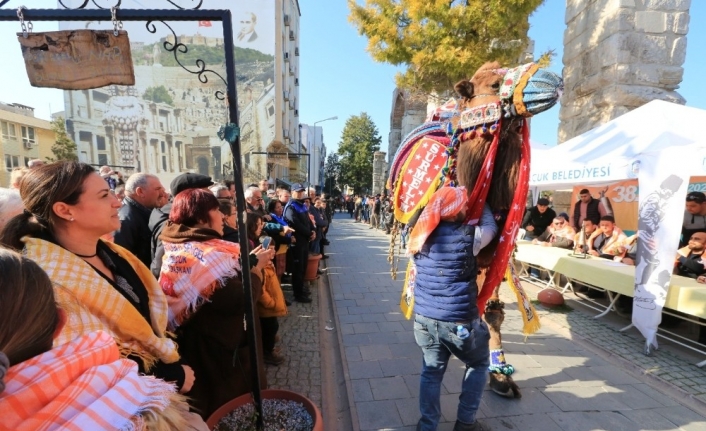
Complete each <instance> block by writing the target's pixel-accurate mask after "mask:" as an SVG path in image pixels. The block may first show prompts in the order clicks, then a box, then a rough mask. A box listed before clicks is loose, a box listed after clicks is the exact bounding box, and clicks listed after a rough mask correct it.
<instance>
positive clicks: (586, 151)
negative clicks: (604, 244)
mask: <svg viewBox="0 0 706 431" xmlns="http://www.w3.org/2000/svg"><path fill="white" fill-rule="evenodd" d="M702 125H705V126H706V111H704V110H701V109H696V108H691V107H687V106H682V105H678V104H675V103H669V102H664V101H662V100H653V101H651V102H649V103H647V104H645V105H643V106H641V107H639V108H637V109H635V110H633V111H630V112H628V113H627V114H625V115H622V116H620V117H618V118H616V119H614V120H612V121H609V122H608V123H606V124H604V125H602V126H599V127H597V128H595V129H593V130H589V131H588V132H586V133H584V134H582V135H579V136H577V137H575V138H573V139H570V140H568V141H566V142H565V143H563V144H561V145H557V146H556V147H553V148H551V149H549V150H544V151H540V152H537V153H533V156H532V164H531V169H530V186H532V187H533V188H535V189H540V190H548V189H554V190H558V189H564V188H571V187H572V186H573V185H576V184H596V183H603V182H611V181H620V180H625V179H628V178H637V172H638V169H639V163H640V162H639V160H640V156H641V155H646V154H653V153H660V152H663V151H678V152H680V153H682V152H683V157H684V160H685V163H684V165H680V166H675V167H674V169H675V170H676V169H683V168H684V167H685V166H687V165H689V166H691V167H690V168H688V169H690V170H692V171H693V172H690V175H691V176H697V175H704V174H705V173H706V165H705V164H704V163H703V162H702V160H703V159H704V154H705V152H706V136H704V129H702V128H701V127H700V126H702ZM680 147H681V148H680ZM695 158H698V161H699V162H698V163H694V161H695V160H694V159H695ZM687 161H688V162H689V163H686V162H687Z"/></svg>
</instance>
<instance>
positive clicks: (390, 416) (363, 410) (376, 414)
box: [355, 400, 403, 431]
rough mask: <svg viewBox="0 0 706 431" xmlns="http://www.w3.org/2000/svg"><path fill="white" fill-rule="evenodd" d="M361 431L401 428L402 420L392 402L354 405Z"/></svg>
mask: <svg viewBox="0 0 706 431" xmlns="http://www.w3.org/2000/svg"><path fill="white" fill-rule="evenodd" d="M355 408H356V410H357V411H358V424H359V427H360V430H361V431H367V430H380V429H388V428H392V427H399V426H402V425H403V423H402V418H401V417H400V414H399V411H398V410H397V404H396V403H395V401H393V400H382V401H365V402H358V403H356V404H355Z"/></svg>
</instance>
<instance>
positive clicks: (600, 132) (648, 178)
mask: <svg viewBox="0 0 706 431" xmlns="http://www.w3.org/2000/svg"><path fill="white" fill-rule="evenodd" d="M705 131H706V111H704V110H701V109H696V108H689V107H686V106H682V105H677V104H673V103H668V102H664V101H661V100H654V101H652V102H650V103H648V104H646V105H643V106H641V107H639V108H637V109H635V110H633V111H631V112H628V113H627V114H625V115H623V116H621V117H618V118H616V119H615V120H612V121H610V122H608V123H606V124H604V125H602V126H600V127H597V128H595V129H593V130H590V131H588V132H586V133H584V134H582V135H580V136H577V137H575V138H573V139H571V140H569V141H567V142H565V143H563V144H561V145H558V146H556V147H554V148H552V149H550V150H546V151H542V152H538V154H537V156H536V157H532V163H531V168H530V186H531V187H532V188H533V189H534V191H535V193H534V194H535V195H537V193H536V192H537V191H539V190H548V189H551V190H561V189H570V188H572V187H573V186H575V185H597V184H601V183H607V182H614V181H621V180H625V179H629V178H637V179H638V184H639V189H640V192H639V195H640V198H639V205H640V210H639V211H638V217H639V222H638V226H639V230H640V234H639V237H640V238H647V239H648V240H647V241H638V244H637V248H638V250H637V258H636V270H635V292H634V298H635V300H634V303H633V315H632V321H633V323H634V324H635V326H636V327H637V328H638V329H639V330H640V332H642V334H643V335H644V336H645V339H646V345H645V351H646V352H649V351H650V350H651V348H652V347H657V341H656V333H657V326H658V325H659V323H660V320H661V310H662V307H663V306H664V299H665V298H666V297H667V289H668V288H669V283H664V281H663V280H660V278H659V277H660V276H661V274H663V273H666V274H671V273H672V270H673V266H674V254H675V250H676V248H677V242H678V238H679V233H680V230H681V224H682V217H683V214H684V200H685V198H686V189H687V187H686V185H687V184H688V182H689V177H692V176H701V175H706V137H705V136H704V132H705ZM675 179H676V181H675ZM643 209H644V211H643ZM655 217H657V219H658V221H656V220H657V219H655ZM646 256H647V257H646ZM643 276H644V277H643ZM652 304H653V305H652ZM648 305H650V306H648Z"/></svg>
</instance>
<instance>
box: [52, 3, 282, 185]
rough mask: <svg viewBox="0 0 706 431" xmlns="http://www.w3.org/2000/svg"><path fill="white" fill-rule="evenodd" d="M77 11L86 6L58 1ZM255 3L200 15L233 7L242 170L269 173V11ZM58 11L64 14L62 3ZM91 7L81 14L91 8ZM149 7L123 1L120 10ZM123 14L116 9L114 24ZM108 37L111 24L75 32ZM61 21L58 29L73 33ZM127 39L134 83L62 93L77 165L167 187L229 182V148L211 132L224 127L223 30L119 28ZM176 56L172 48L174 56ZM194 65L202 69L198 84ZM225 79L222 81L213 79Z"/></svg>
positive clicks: (201, 24)
mask: <svg viewBox="0 0 706 431" xmlns="http://www.w3.org/2000/svg"><path fill="white" fill-rule="evenodd" d="M62 1H63V3H64V5H65V6H66V7H68V8H76V7H78V6H81V4H83V3H85V2H84V1H83V0H62ZM276 3H277V2H269V1H267V2H265V1H260V0H239V1H237V2H234V1H227V0H207V1H205V2H204V5H203V8H204V9H205V8H208V9H230V10H231V13H232V15H233V27H234V28H233V32H234V41H233V42H234V44H235V62H236V71H237V78H236V79H237V81H236V87H237V92H238V111H239V115H240V118H239V122H240V129H241V151H242V154H243V155H247V156H246V157H244V160H243V165H244V170H245V171H248V172H254V173H255V174H254V175H259V174H260V173H262V177H263V178H264V177H265V175H266V169H267V167H266V160H265V158H264V156H262V157H260V158H258V157H250V156H249V153H251V152H261V151H266V147H267V145H268V144H269V143H270V142H272V141H273V140H274V138H275V125H276V109H275V57H274V55H275V37H276V35H275V27H276V25H275V4H276ZM59 7H62V8H63V6H61V5H59ZM89 7H90V6H86V8H89ZM147 7H154V5H152V4H151V3H150V4H147V2H144V1H137V0H123V1H122V3H121V5H120V8H123V9H144V8H147ZM119 15H120V12H119V9H118V17H119ZM79 25H80V27H81V28H87V29H96V30H98V29H112V23H111V22H108V21H104V22H101V21H89V22H85V23H83V22H82V23H80V24H79ZM76 26H77V23H75V22H61V23H60V29H62V30H65V29H71V28H75V27H76ZM123 26H124V28H125V30H127V31H128V32H129V34H130V51H131V53H132V60H133V66H134V71H135V84H134V85H130V86H124V85H111V86H106V87H101V88H96V89H92V90H83V91H66V92H65V95H64V100H65V106H64V108H65V112H64V117H65V119H66V120H67V132H68V134H69V136H70V137H71V138H73V140H74V141H75V142H76V144H77V149H78V154H79V159H80V160H81V161H83V162H86V163H90V164H93V165H95V166H96V167H99V166H103V165H108V166H110V167H111V168H112V169H113V170H114V171H119V172H121V173H123V174H124V176H126V174H127V175H129V174H131V173H133V172H138V171H139V172H147V173H151V174H155V175H157V176H158V177H159V178H160V179H161V181H162V182H163V184H165V185H168V184H169V182H170V181H171V180H172V179H173V178H174V177H175V176H177V175H179V174H180V173H182V172H197V173H200V174H204V175H208V176H211V177H212V178H213V179H214V180H216V181H219V180H223V179H225V178H227V177H229V176H232V174H233V163H232V155H231V151H230V147H229V146H228V144H227V143H225V142H224V141H221V140H220V139H219V138H218V137H217V135H216V132H217V131H218V129H219V128H220V127H221V126H222V125H223V124H225V123H227V122H228V115H227V109H226V104H225V101H224V100H223V96H222V94H221V92H222V93H223V94H224V93H225V90H226V84H225V82H224V79H225V77H226V74H225V54H224V41H223V27H222V24H221V23H220V22H211V21H169V22H160V21H153V22H151V23H146V22H124V23H123ZM175 48H177V49H175ZM197 60H202V61H203V62H204V64H205V68H206V69H210V70H212V71H213V72H215V73H210V72H205V73H204V74H202V76H203V77H205V78H207V79H208V81H207V82H202V81H203V79H202V78H201V79H200V77H199V75H198V74H194V73H189V72H188V71H186V70H184V68H182V67H181V66H180V65H179V63H181V64H183V65H184V66H185V67H186V68H187V69H189V70H191V71H198V70H199V69H200V67H199V66H198V65H197V63H196V62H197ZM216 74H218V75H220V76H221V77H223V79H221V78H220V77H219V76H218V75H216Z"/></svg>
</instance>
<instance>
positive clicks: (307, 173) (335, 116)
mask: <svg viewBox="0 0 706 431" xmlns="http://www.w3.org/2000/svg"><path fill="white" fill-rule="evenodd" d="M329 120H338V116H337V115H334V116H333V117H329V118H324V119H323V120H319V121H314V123H313V124H312V125H311V127H313V128H314V143H316V124H318V123H323V122H324V121H329ZM307 151H309V154H311V153H312V151H311V148H307ZM307 162H308V165H307V167H306V181H307V183H309V187H311V156H309V158H308V160H307Z"/></svg>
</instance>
